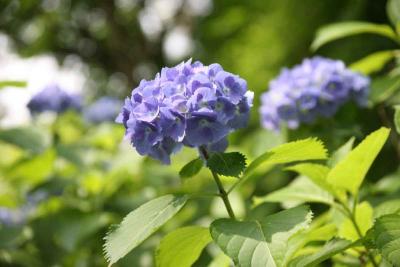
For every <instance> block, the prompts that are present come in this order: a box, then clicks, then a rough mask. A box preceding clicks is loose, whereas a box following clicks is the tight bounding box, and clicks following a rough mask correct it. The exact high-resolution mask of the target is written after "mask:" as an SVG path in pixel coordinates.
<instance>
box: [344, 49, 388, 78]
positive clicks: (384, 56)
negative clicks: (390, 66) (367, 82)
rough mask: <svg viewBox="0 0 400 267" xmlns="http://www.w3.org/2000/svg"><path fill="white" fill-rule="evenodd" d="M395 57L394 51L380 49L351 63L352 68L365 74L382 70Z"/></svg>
mask: <svg viewBox="0 0 400 267" xmlns="http://www.w3.org/2000/svg"><path fill="white" fill-rule="evenodd" d="M393 57H394V51H392V50H388V51H379V52H376V53H373V54H371V55H368V56H366V57H364V58H362V59H360V60H359V61H357V62H354V63H353V64H351V65H350V69H352V70H354V71H357V72H361V73H363V74H365V75H369V74H371V73H374V72H377V71H380V70H381V69H382V68H383V67H384V66H385V65H386V63H388V62H389V60H391V59H392V58H393Z"/></svg>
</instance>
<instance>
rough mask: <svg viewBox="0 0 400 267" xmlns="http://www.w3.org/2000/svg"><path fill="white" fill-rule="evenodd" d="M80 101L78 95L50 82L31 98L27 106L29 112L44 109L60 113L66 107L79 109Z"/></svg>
mask: <svg viewBox="0 0 400 267" xmlns="http://www.w3.org/2000/svg"><path fill="white" fill-rule="evenodd" d="M81 102H82V99H81V96H80V95H76V94H69V93H67V92H65V91H64V90H62V89H61V88H60V87H59V86H58V85H56V84H50V85H48V86H46V87H45V88H44V89H43V90H42V91H40V92H39V93H37V94H36V95H34V96H33V97H32V98H31V100H30V101H29V103H28V108H29V110H30V111H31V113H41V112H44V111H53V112H57V113H62V112H64V111H66V110H68V109H75V110H80V109H81V106H82V103H81Z"/></svg>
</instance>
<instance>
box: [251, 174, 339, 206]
mask: <svg viewBox="0 0 400 267" xmlns="http://www.w3.org/2000/svg"><path fill="white" fill-rule="evenodd" d="M253 200H254V204H255V205H259V204H261V203H264V202H281V203H282V202H286V201H290V202H294V203H297V204H301V203H304V202H316V203H325V204H328V205H330V204H332V203H333V197H332V195H331V194H329V193H328V192H326V191H325V190H323V189H321V188H320V187H318V186H317V185H316V184H314V183H313V182H312V181H310V179H308V178H307V177H304V176H300V177H298V178H296V179H295V180H294V181H293V182H292V183H290V184H289V185H287V186H286V187H284V188H282V189H279V190H276V191H274V192H272V193H270V194H268V195H266V196H263V197H255V198H254V199H253Z"/></svg>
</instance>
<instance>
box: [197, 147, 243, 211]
mask: <svg viewBox="0 0 400 267" xmlns="http://www.w3.org/2000/svg"><path fill="white" fill-rule="evenodd" d="M199 151H200V154H201V155H202V156H203V157H204V159H205V160H208V158H209V156H208V152H207V149H206V148H205V147H200V148H199ZM211 174H212V176H213V178H214V181H215V183H216V184H217V187H218V191H219V196H220V197H221V199H222V201H223V202H224V205H225V208H226V211H227V212H228V214H229V217H231V218H232V219H236V217H235V213H234V212H233V209H232V205H231V203H230V202H229V198H228V194H227V193H226V191H225V188H224V186H223V185H222V182H221V179H220V178H219V176H218V174H217V173H216V172H214V171H211Z"/></svg>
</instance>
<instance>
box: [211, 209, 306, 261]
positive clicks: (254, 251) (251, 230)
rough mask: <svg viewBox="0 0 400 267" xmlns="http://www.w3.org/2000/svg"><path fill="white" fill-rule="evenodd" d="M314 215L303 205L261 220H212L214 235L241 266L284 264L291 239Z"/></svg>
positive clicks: (212, 234)
mask: <svg viewBox="0 0 400 267" xmlns="http://www.w3.org/2000/svg"><path fill="white" fill-rule="evenodd" d="M311 217H312V213H311V212H310V211H309V209H308V208H307V207H306V206H300V207H296V208H292V209H289V210H285V211H282V212H279V213H276V214H273V215H270V216H267V217H266V218H265V219H263V220H261V221H242V222H239V221H235V220H233V219H219V220H216V221H214V222H213V223H212V224H211V236H212V237H213V239H214V241H215V242H216V243H217V244H218V246H219V247H220V248H221V249H222V250H223V251H224V252H225V254H227V255H228V256H229V257H230V258H232V259H233V261H234V262H235V264H236V265H237V266H240V267H242V266H243V267H244V266H267V267H275V266H282V263H283V262H284V261H285V256H286V252H287V250H288V249H289V243H288V240H289V239H290V237H292V236H293V235H294V234H296V233H298V232H299V231H301V230H304V229H305V228H307V227H308V225H309V223H310V222H311Z"/></svg>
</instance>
